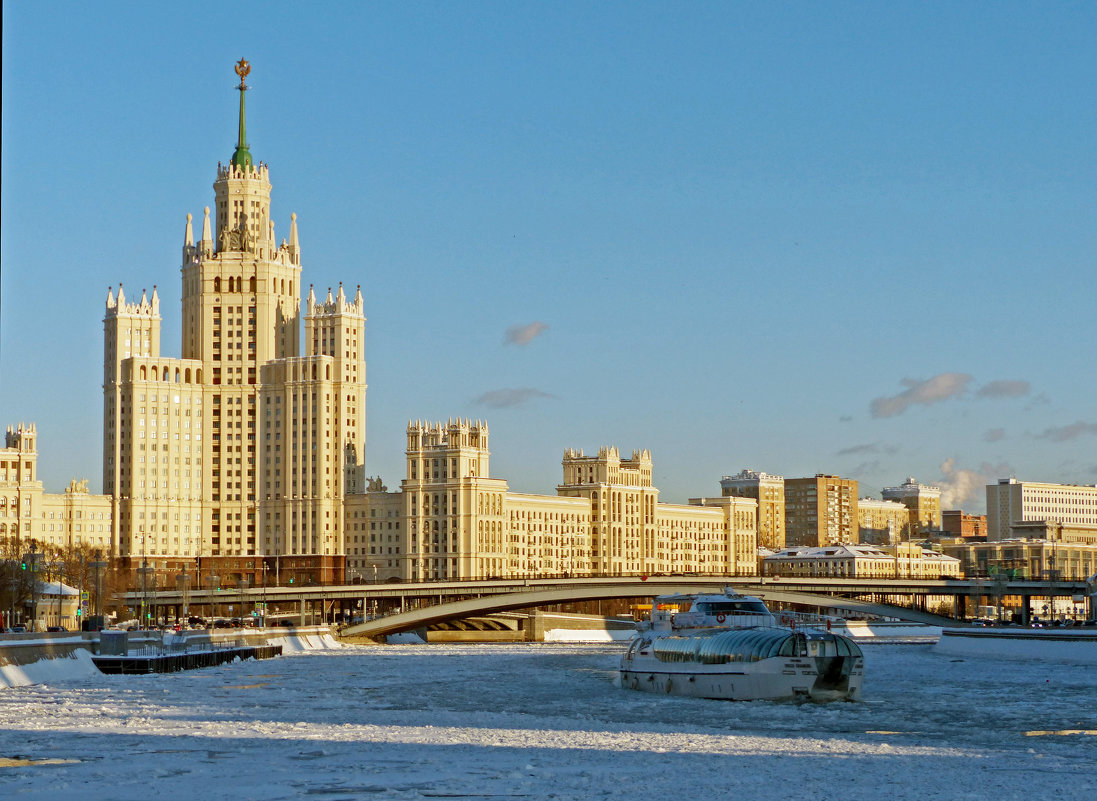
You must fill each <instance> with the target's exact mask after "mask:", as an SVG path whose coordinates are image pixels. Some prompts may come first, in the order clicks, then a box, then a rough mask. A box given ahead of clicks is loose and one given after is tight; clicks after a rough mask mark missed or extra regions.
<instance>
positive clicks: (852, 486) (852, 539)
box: [785, 473, 859, 547]
mask: <svg viewBox="0 0 1097 801" xmlns="http://www.w3.org/2000/svg"><path fill="white" fill-rule="evenodd" d="M858 536H859V531H858V517H857V480H856V479H849V478H840V477H838V476H830V475H825V474H823V473H816V474H815V476H814V477H812V478H792V479H788V480H786V481H785V539H786V542H787V544H789V545H807V546H813V547H824V546H829V545H843V544H853V543H856V542H857V539H858Z"/></svg>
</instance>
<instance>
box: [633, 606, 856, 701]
mask: <svg viewBox="0 0 1097 801" xmlns="http://www.w3.org/2000/svg"><path fill="white" fill-rule="evenodd" d="M637 629H638V633H637V636H636V637H635V638H634V639H633V640H632V642H631V643H630V644H629V648H628V651H627V652H626V653H625V655H624V656H623V657H621V686H622V687H627V688H630V689H633V690H645V691H647V692H659V693H668V694H671V695H689V696H695V697H697V698H721V699H727V700H734V701H758V700H772V701H777V700H796V699H801V700H805V701H808V700H810V701H856V700H859V699H860V697H861V680H862V676H863V667H864V657H863V655H862V653H861V649H860V648H859V647H857V643H855V642H853V640H851V639H849V638H848V637H843V636H841V635H840V634H834V633H832V632H829V631H821V630H818V629H811V628H790V627H784V626H779V625H778V624H777V621H776V619H775V618H774V617H773V615H772V614H771V613H770V611H769V610H768V609H767V608H766V605H765V603H763V602H762V600H761V599H760V598H756V597H753V596H746V595H739V594H737V593H735V592H732V591H730V590H728V591H726V592H725V593H724V594H722V595H718V594H712V595H663V596H660V597H658V598H656V599H655V601H654V602H653V603H652V611H651V620H650V622H647V621H645V622H644V623H641V624H639V625H638V626H637Z"/></svg>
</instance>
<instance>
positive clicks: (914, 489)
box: [881, 477, 941, 539]
mask: <svg viewBox="0 0 1097 801" xmlns="http://www.w3.org/2000/svg"><path fill="white" fill-rule="evenodd" d="M881 494H882V495H883V498H884V500H885V501H896V502H898V503H901V504H903V506H905V507H907V509H909V510H910V523H909V525H908V526H907V528H906V530H904V531H903V537H904V538H905V539H915V538H917V537H920V536H922V535H923V534H925V533H926V532H929V531H939V530H940V529H941V488H940V487H931V486H928V485H926V484H919V483H918V482H917V481H915V480H914V478H913V477H908V478H907V480H906V481H905V482H903V483H902V484H900V485H899V486H898V487H884V489H883V492H882V493H881Z"/></svg>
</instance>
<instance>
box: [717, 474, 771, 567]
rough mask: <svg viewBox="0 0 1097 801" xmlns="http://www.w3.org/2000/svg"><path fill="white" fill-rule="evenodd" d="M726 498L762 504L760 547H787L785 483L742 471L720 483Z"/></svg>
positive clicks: (765, 475)
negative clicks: (747, 499) (736, 498)
mask: <svg viewBox="0 0 1097 801" xmlns="http://www.w3.org/2000/svg"><path fill="white" fill-rule="evenodd" d="M720 493H721V495H724V496H725V497H731V496H734V497H739V498H753V499H754V500H756V501H757V502H758V545H759V546H760V547H762V548H768V549H770V550H772V551H776V550H780V549H781V548H784V547H785V479H784V477H783V476H772V475H769V474H768V473H761V472H758V471H755V470H741V471H739V473H737V474H736V475H734V476H724V477H723V478H721V479H720Z"/></svg>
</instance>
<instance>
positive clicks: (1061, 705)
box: [0, 643, 1097, 801]
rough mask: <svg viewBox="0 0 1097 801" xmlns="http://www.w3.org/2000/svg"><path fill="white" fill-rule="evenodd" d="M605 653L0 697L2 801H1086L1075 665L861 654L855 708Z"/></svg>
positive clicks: (1088, 719)
mask: <svg viewBox="0 0 1097 801" xmlns="http://www.w3.org/2000/svg"><path fill="white" fill-rule="evenodd" d="M622 647H623V646H622V645H620V644H598V645H586V646H583V645H575V644H551V643H544V644H512V645H418V646H417V645H400V646H372V647H361V646H359V647H347V648H340V649H332V650H322V651H304V652H300V653H295V654H292V655H289V656H285V657H282V658H279V659H274V660H266V661H259V662H240V663H235V664H232V665H224V666H221V667H218V668H211V669H207V670H197V671H190V672H186V673H176V674H170V675H160V676H156V675H153V676H104V675H94V676H83V677H80V678H76V679H72V680H69V681H63V682H57V683H54V684H47V685H38V686H30V687H16V688H10V689H5V690H0V757H24V758H27V759H30V760H49V759H62V758H75V759H78V760H80V761H79V762H77V763H75V764H43V765H27V764H25V763H24V762H22V761H20V760H16V761H15V765H16V766H14V767H3V768H0V797H3V798H28V799H56V798H72V799H85V798H86V799H118V800H119V801H127V800H128V799H134V800H135V801H147V799H150V798H159V799H175V798H180V799H182V798H207V797H215V798H221V797H225V798H232V799H253V798H254V799H289V798H297V797H302V796H321V797H325V798H331V799H350V798H356V799H357V798H371V799H377V798H385V799H390V798H391V799H421V798H438V797H460V798H524V799H550V798H554V799H591V798H596V799H645V798H651V799H673V800H674V801H685V800H686V799H690V800H692V799H705V800H706V801H707V800H708V799H724V798H750V799H798V801H802V800H803V799H810V801H823V800H824V799H832V800H833V801H838V799H841V800H842V801H861V800H864V801H868V800H869V799H871V801H877V800H878V799H889V801H890V800H892V799H895V800H901V799H912V800H913V799H918V801H924V800H925V799H993V800H994V801H1009V800H1010V799H1025V800H1026V801H1028V799H1032V798H1041V797H1046V798H1055V799H1067V800H1068V801H1072V800H1073V799H1087V801H1089V800H1090V799H1092V798H1094V797H1095V796H1097V688H1095V683H1094V675H1095V674H1094V670H1093V668H1092V667H1088V666H1079V665H1070V664H1062V663H1042V662H1039V661H1027V662H1018V661H1014V662H1005V661H998V660H990V659H980V658H963V659H960V658H956V657H949V656H946V655H942V654H938V653H935V652H934V651H933V650H932V649H931V648H930V647H929V646H923V645H885V644H871V645H866V646H864V650H865V654H866V681H865V698H866V700H865V701H864V702H862V703H857V704H830V705H810V704H807V705H797V704H775V703H766V702H753V703H730V702H723V701H705V700H699V699H689V698H680V697H674V696H656V695H652V694H649V693H637V692H633V691H630V690H625V689H621V688H619V687H617V686H616V685H615V683H614V678H615V675H616V667H617V662H618V658H619V655H620V652H621V649H622Z"/></svg>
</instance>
